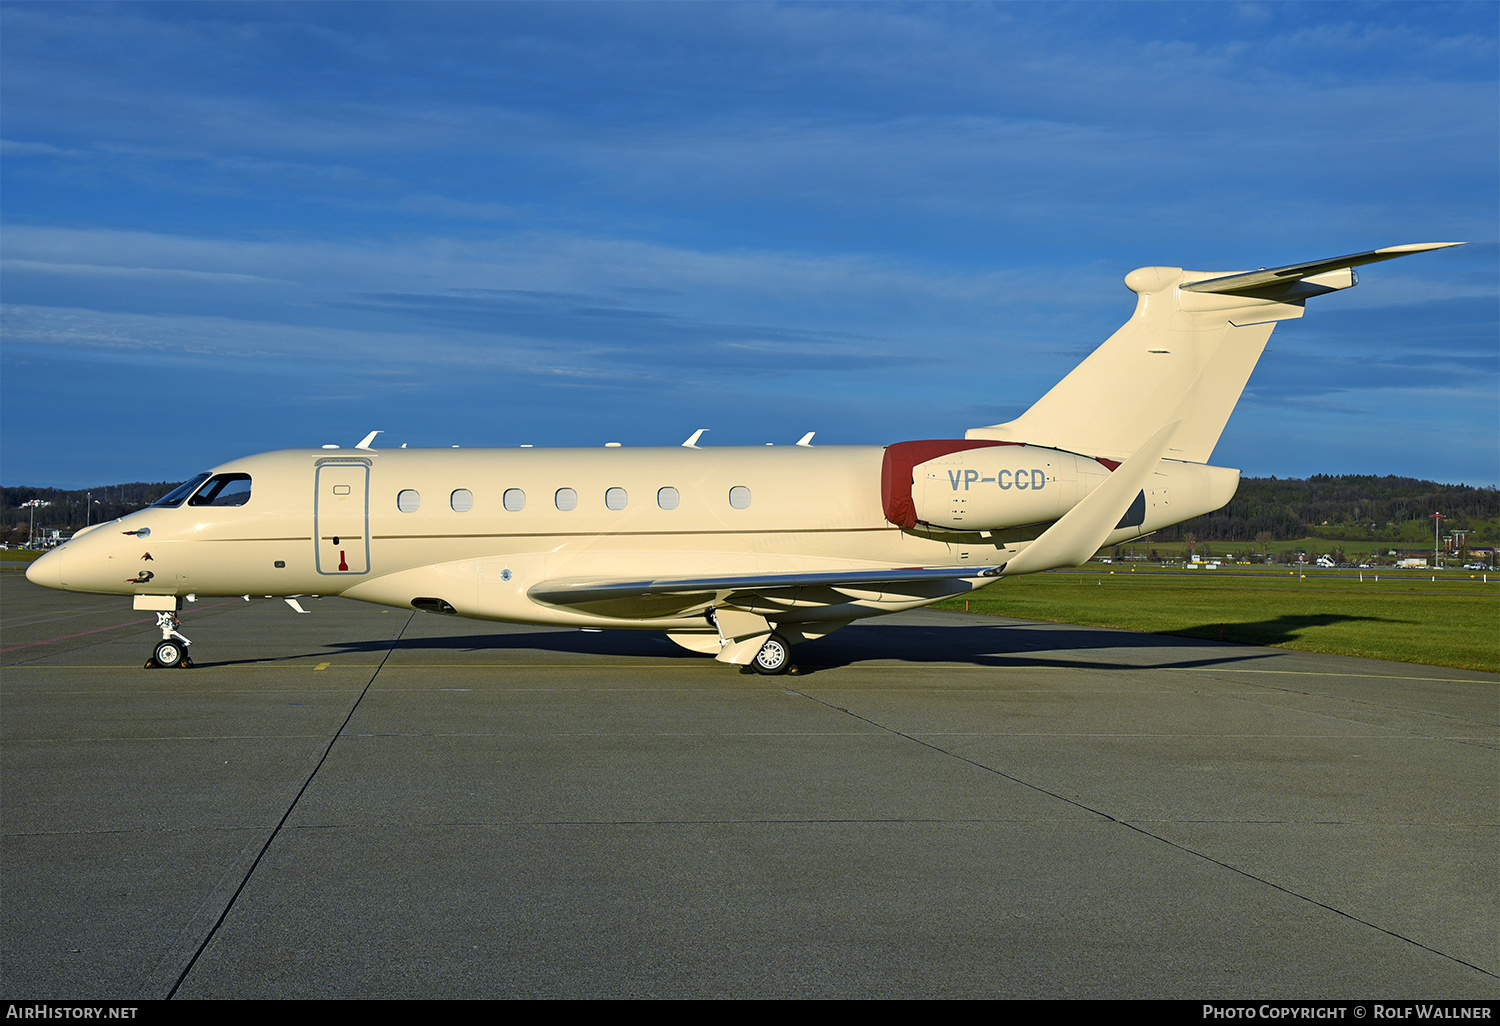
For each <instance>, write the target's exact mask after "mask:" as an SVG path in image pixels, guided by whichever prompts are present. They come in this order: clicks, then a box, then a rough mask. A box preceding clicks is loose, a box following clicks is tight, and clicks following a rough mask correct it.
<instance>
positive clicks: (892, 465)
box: [881, 439, 1239, 544]
mask: <svg viewBox="0 0 1500 1026" xmlns="http://www.w3.org/2000/svg"><path fill="white" fill-rule="evenodd" d="M1118 465H1119V464H1117V463H1115V462H1114V461H1112V460H1099V459H1094V458H1092V457H1089V456H1079V455H1077V454H1076V453H1071V452H1064V451H1062V450H1060V449H1049V448H1046V447H1044V446H1039V445H1024V444H1021V443H1018V442H997V441H988V440H979V439H965V440H958V439H947V440H941V439H934V440H932V441H921V442H898V443H896V444H895V445H892V446H888V447H887V448H886V453H885V464H884V467H883V468H882V481H881V498H882V501H883V503H884V505H885V515H886V519H888V520H889V521H890V522H891V523H893V524H898V525H900V526H901V527H905V528H914V527H916V526H917V525H918V524H926V525H928V526H930V527H939V528H945V529H947V530H953V531H995V530H1001V529H1003V528H1010V527H1025V526H1027V525H1029V524H1042V523H1048V522H1050V521H1053V520H1057V519H1058V518H1059V517H1061V516H1062V515H1063V514H1064V513H1066V512H1068V510H1070V509H1072V508H1073V507H1074V506H1076V505H1077V504H1078V503H1079V502H1080V501H1081V500H1082V499H1083V497H1084V496H1086V495H1088V494H1089V492H1091V491H1093V490H1094V489H1095V488H1096V487H1098V486H1099V485H1100V484H1101V483H1103V482H1104V481H1105V480H1106V479H1107V478H1108V477H1109V475H1110V473H1111V472H1112V471H1113V470H1114V468H1115V467H1117V466H1118ZM1238 483H1239V471H1237V470H1231V469H1228V468H1226V467H1212V466H1208V465H1206V464H1200V463H1181V462H1178V461H1176V460H1165V459H1164V460H1162V461H1161V463H1160V465H1159V466H1158V467H1157V468H1156V470H1155V472H1154V473H1153V474H1152V475H1151V479H1150V482H1149V483H1148V484H1147V486H1146V487H1145V488H1143V489H1142V490H1141V492H1140V494H1139V495H1138V496H1137V497H1136V501H1135V502H1133V503H1132V504H1131V505H1130V507H1129V509H1127V510H1126V511H1125V513H1124V515H1123V516H1122V517H1121V519H1120V524H1119V527H1118V528H1116V531H1117V532H1119V531H1127V532H1128V535H1129V536H1130V537H1135V536H1138V535H1141V534H1147V533H1149V532H1151V531H1156V530H1160V529H1161V528H1163V527H1166V526H1168V525H1170V524H1176V523H1181V522H1182V521H1184V520H1187V519H1189V518H1191V517H1195V516H1199V515H1201V514H1204V513H1211V512H1213V511H1214V510H1216V509H1219V508H1221V507H1222V506H1223V505H1224V504H1225V503H1227V502H1228V501H1229V500H1230V499H1231V498H1233V497H1234V492H1235V487H1236V486H1237V485H1238ZM1120 537H1125V535H1121V536H1120ZM1111 538H1112V539H1113V540H1112V541H1111V544H1113V543H1114V540H1118V539H1114V536H1113V535H1112V536H1111Z"/></svg>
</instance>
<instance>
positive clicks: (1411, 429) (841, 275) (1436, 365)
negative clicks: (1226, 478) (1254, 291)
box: [0, 3, 1500, 487]
mask: <svg viewBox="0 0 1500 1026" xmlns="http://www.w3.org/2000/svg"><path fill="white" fill-rule="evenodd" d="M1497 24H1500V18H1497V5H1496V4H1494V3H1460V4H1451V5H1448V4H1440V3H1421V4H1357V3H1322V4H1312V3H1291V4H1276V3H1269V4H1267V3H1250V4H1230V3H1216V4H1196V3H1181V4H1160V5H1158V4H1149V3H1130V4H1121V5H1115V4H1108V3H1089V4H1078V5H1073V4H1040V3H1039V4H1022V3H1018V4H1003V5H998V6H990V5H972V6H971V5H958V4H943V5H923V4H912V5H906V4H876V5H857V4H838V5H818V4H791V5H760V4H731V3H722V4H703V5H698V4H687V3H673V4H603V5H594V4H567V3H553V4H541V5H530V4H519V3H505V4H483V3H472V4H460V5H452V6H450V5H444V4H425V3H424V4H360V3H340V4H331V5H321V4H314V3H295V4H257V3H234V4H207V5H198V4H186V3H173V4H165V5H153V4H140V3H132V4H118V5H116V4H86V5H70V4H65V3H10V4H3V5H0V137H3V150H0V218H3V226H0V228H3V230H0V261H3V264H0V303H3V322H0V331H3V335H0V400H3V402H0V480H3V481H4V482H5V483H6V484H22V483H26V484H49V485H58V486H69V487H85V486H90V485H95V484H105V483H112V482H116V481H125V480H167V479H170V480H179V479H182V478H185V477H187V476H190V475H191V474H192V473H194V472H196V471H198V470H200V469H203V468H206V467H208V466H210V465H212V464H215V463H219V462H223V461H224V460H227V459H230V458H233V457H236V456H240V455H245V454H247V453H251V452H258V451H263V450H266V449H276V448H286V447H293V446H316V445H320V444H323V443H330V442H342V443H344V444H352V443H354V442H355V441H357V440H358V439H359V438H361V437H362V436H363V435H364V434H366V433H367V432H368V431H370V430H374V429H377V428H379V429H383V430H384V431H385V434H384V435H382V436H381V441H380V443H377V444H390V445H399V444H401V443H402V442H406V443H409V444H411V445H412V446H448V445H455V444H458V445H464V446H479V445H517V444H522V443H529V444H535V445H539V446H541V445H588V446H592V445H602V444H603V443H604V442H606V441H620V442H623V443H625V444H626V445H673V444H676V443H678V442H680V441H682V439H683V438H685V437H686V436H687V435H689V434H690V433H691V432H692V431H694V430H695V429H697V428H700V427H707V428H710V429H711V430H710V432H709V434H708V435H707V436H706V438H705V443H706V444H710V445H713V444H718V445H729V444H760V443H764V442H768V441H772V442H776V443H778V444H784V443H790V442H793V441H795V440H796V439H797V438H798V437H800V436H801V435H802V434H803V433H804V432H806V431H811V430H815V431H817V432H818V435H817V442H818V443H826V444H836V443H880V444H883V443H888V442H892V441H899V440H901V439H905V438H942V437H954V436H961V435H962V433H963V431H964V429H966V428H968V427H972V426H977V425H982V424H991V423H996V422H999V421H1003V420H1006V419H1008V418H1010V417H1012V416H1014V415H1016V414H1018V413H1020V412H1021V411H1023V410H1024V409H1025V408H1026V407H1027V406H1028V405H1029V404H1030V403H1031V402H1032V401H1033V400H1035V399H1036V398H1038V397H1039V396H1040V395H1041V394H1042V393H1043V392H1045V391H1046V390H1047V388H1049V387H1050V386H1051V385H1052V384H1053V383H1054V382H1056V381H1057V380H1058V379H1059V378H1060V377H1062V375H1063V374H1065V373H1066V372H1067V371H1068V370H1069V369H1070V368H1071V367H1072V366H1073V365H1074V364H1075V363H1077V361H1078V360H1080V359H1081V358H1082V357H1083V356H1084V355H1086V354H1087V353H1088V352H1089V351H1090V350H1091V349H1092V348H1093V347H1094V346H1095V345H1097V344H1098V343H1099V342H1101V341H1102V340H1103V339H1104V338H1105V337H1107V336H1108V335H1109V333H1110V332H1111V331H1113V330H1114V328H1116V327H1117V326H1118V325H1119V324H1120V323H1122V322H1123V321H1124V320H1125V318H1126V317H1128V316H1129V314H1130V311H1131V309H1132V306H1133V299H1134V296H1133V295H1132V294H1131V293H1130V292H1128V291H1127V290H1126V289H1125V287H1124V285H1123V284H1122V283H1121V278H1122V277H1123V276H1124V275H1125V274H1126V273H1127V272H1128V271H1130V270H1131V269H1132V268H1134V267H1137V266H1141V265H1146V264H1169V265H1180V266H1186V267H1190V268H1195V269H1202V270H1225V271H1229V270H1237V269H1244V268H1252V267H1259V266H1274V265H1277V264H1284V263H1291V262H1294V261H1299V260H1305V259H1312V258H1316V257H1324V256H1331V255H1335V254H1340V253H1350V252H1357V251H1361V250H1365V249H1371V248H1374V247H1377V246H1385V245H1394V244H1399V243H1408V242H1428V241H1451V240H1469V241H1472V242H1474V243H1476V245H1473V246H1469V247H1464V248H1461V249H1457V250H1448V251H1443V252H1440V253H1431V254H1424V255H1419V256H1414V257H1410V258H1407V259H1403V260H1400V261H1395V262H1390V263H1384V264H1379V265H1376V266H1373V267H1369V268H1365V269H1363V270H1362V272H1361V285H1360V286H1359V287H1358V288H1356V289H1352V290H1349V291H1348V292H1344V293H1339V294H1337V295H1333V296H1328V297H1325V298H1322V299H1320V300H1318V301H1316V302H1314V303H1310V304H1309V312H1308V315H1307V317H1306V318H1305V319H1303V320H1299V321H1292V322H1289V323H1287V324H1284V325H1282V326H1281V327H1280V328H1278V330H1277V333H1276V335H1274V336H1273V337H1272V340H1271V345H1270V349H1269V351H1268V352H1267V355H1266V356H1265V357H1264V358H1263V359H1262V361H1261V363H1260V366H1259V368H1258V369H1257V371H1256V373H1255V376H1254V377H1253V378H1252V379H1251V382H1250V386H1249V388H1248V390H1247V392H1246V395H1245V397H1244V399H1243V400H1242V401H1241V403H1240V407H1239V409H1238V410H1237V412H1236V414H1235V416H1234V417H1233V418H1232V419H1231V420H1230V422H1229V427H1228V429H1227V431H1226V432H1225V435H1224V437H1223V439H1222V440H1221V442H1220V445H1219V448H1218V450H1217V451H1216V452H1215V454H1214V462H1215V463H1219V464H1222V465H1227V466H1236V467H1240V468H1241V469H1243V470H1244V471H1245V472H1246V473H1247V474H1255V475H1270V474H1275V475H1278V476H1282V477H1300V476H1306V475H1309V474H1314V473H1395V474H1405V475H1411V476H1418V477H1427V478H1433V479H1437V480H1441V481H1448V482H1465V483H1468V484H1482V485H1494V484H1497V483H1500V317H1497V314H1500V269H1497V259H1500V247H1497V244H1496V243H1497V210H1496V204H1497V193H1500V188H1497V186H1500V167H1497V164H1500V70H1497V69H1500V55H1497Z"/></svg>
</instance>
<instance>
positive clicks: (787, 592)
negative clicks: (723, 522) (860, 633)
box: [526, 566, 1003, 617]
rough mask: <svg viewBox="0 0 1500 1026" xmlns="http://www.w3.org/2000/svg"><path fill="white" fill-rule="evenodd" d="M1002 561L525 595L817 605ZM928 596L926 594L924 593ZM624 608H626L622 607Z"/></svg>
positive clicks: (954, 577) (596, 605)
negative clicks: (980, 564)
mask: <svg viewBox="0 0 1500 1026" xmlns="http://www.w3.org/2000/svg"><path fill="white" fill-rule="evenodd" d="M1001 569H1003V567H1000V566H990V567H984V568H980V567H977V566H940V567H899V568H894V569H888V570H835V571H821V572H815V573H789V574H730V575H726V576H722V577H662V578H655V579H651V580H625V581H622V580H606V579H599V578H575V579H572V580H551V581H543V582H541V583H539V584H534V585H532V586H531V587H530V588H529V589H527V592H526V594H527V596H528V597H529V598H531V599H533V600H535V601H537V602H542V603H545V604H546V605H550V606H566V607H570V608H574V609H578V610H580V611H586V612H591V613H597V614H600V615H608V616H620V615H633V616H647V617H657V616H672V615H675V614H678V613H683V612H686V611H688V610H692V609H694V608H701V607H705V606H707V605H710V604H715V605H726V606H739V607H751V606H762V605H765V604H767V603H769V604H773V605H783V606H788V607H792V606H821V605H833V604H837V603H840V602H849V601H851V600H853V599H855V598H856V597H859V596H851V595H849V594H847V591H854V592H864V593H868V592H872V591H877V592H878V591H891V590H894V591H899V592H902V593H904V594H907V595H911V596H913V597H916V596H919V595H923V594H924V592H925V591H928V590H933V591H934V594H933V595H932V596H931V597H932V598H937V597H940V596H941V594H942V593H943V589H942V585H943V584H944V583H947V582H955V581H962V580H971V581H976V582H978V581H982V580H985V579H987V578H992V577H997V576H999V573H1000V570H1001ZM929 600H930V599H929ZM627 611H628V612H627Z"/></svg>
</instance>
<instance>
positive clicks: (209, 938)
mask: <svg viewBox="0 0 1500 1026" xmlns="http://www.w3.org/2000/svg"><path fill="white" fill-rule="evenodd" d="M416 618H417V611H416V610H412V612H411V615H410V616H409V617H407V620H406V623H404V624H402V626H401V630H399V631H397V632H396V636H395V637H394V638H392V639H391V641H390V647H389V648H388V649H387V650H386V654H385V659H382V660H381V661H380V666H377V667H375V672H374V673H372V674H370V679H369V680H368V681H366V682H365V686H364V688H363V690H361V691H360V693H359V695H358V696H357V697H356V698H355V699H354V701H353V702H352V703H351V704H350V706H349V712H348V714H347V715H345V717H344V721H343V722H342V723H340V724H339V726H338V729H337V730H335V731H334V732H333V736H332V737H330V738H329V739H328V744H327V745H326V746H325V747H324V748H323V754H322V756H321V757H320V758H319V759H318V761H317V764H316V765H314V766H313V768H312V769H311V770H310V771H309V772H308V774H307V779H306V780H304V781H303V782H302V786H301V787H300V788H298V789H297V793H296V794H295V795H293V796H292V800H291V801H290V802H288V803H287V807H286V811H285V812H283V813H282V815H281V819H280V820H279V821H277V823H276V825H275V826H274V827H273V828H272V829H271V831H270V833H269V834H268V835H267V836H266V839H265V841H264V842H263V843H262V844H261V846H260V851H258V852H257V853H256V855H255V858H254V860H252V861H251V863H250V866H249V868H248V869H247V870H246V871H245V875H244V878H243V879H241V880H240V883H239V886H237V887H236V888H235V890H234V893H233V894H232V895H230V897H229V900H228V901H226V902H225V903H224V908H223V909H222V910H221V911H220V912H219V915H218V917H217V918H216V919H215V920H214V923H213V925H212V926H211V927H209V929H208V930H207V931H206V933H205V934H204V936H203V941H202V943H201V944H199V945H198V948H197V950H196V951H194V952H193V954H192V957H191V958H189V959H188V960H187V964H186V965H184V966H183V967H182V972H181V973H179V974H178V976H177V980H176V982H174V983H173V984H172V987H171V989H170V990H168V991H167V993H166V1000H168V1001H170V1000H172V998H174V997H175V996H176V994H177V991H178V989H179V988H181V986H182V984H183V982H184V981H185V980H186V979H187V978H188V975H189V974H190V973H191V972H192V971H193V967H194V966H196V965H197V964H198V959H199V958H201V957H202V956H203V953H204V952H205V951H207V950H208V946H209V945H210V944H212V943H213V939H214V937H215V936H216V935H217V934H218V932H219V928H220V927H222V926H223V925H224V920H226V919H228V918H229V913H230V911H232V910H233V909H234V906H235V903H236V902H237V901H238V900H239V897H240V895H241V894H243V893H244V892H245V888H246V887H248V886H249V884H250V880H251V878H252V877H254V876H255V870H256V869H257V868H259V866H260V863H261V860H262V859H264V858H265V857H266V852H268V851H270V850H271V845H272V844H273V843H275V841H276V838H277V837H278V836H279V835H280V834H281V831H282V829H283V828H284V827H285V826H286V823H287V821H288V820H289V819H291V816H292V812H293V811H294V810H295V809H296V808H297V803H298V802H300V801H301V800H302V796H303V795H304V794H306V793H307V789H308V788H309V787H311V786H312V782H313V778H315V777H316V776H317V775H318V771H319V770H321V769H322V768H323V764H324V763H325V762H327V761H328V756H329V755H330V754H331V753H332V752H333V746H334V745H335V744H337V743H338V740H339V738H340V737H342V736H344V729H345V728H346V727H348V726H349V722H350V721H351V720H353V719H354V714H355V712H356V711H358V709H359V706H360V703H361V702H363V701H364V699H365V696H366V695H367V694H369V692H370V688H371V687H373V686H374V684H375V678H376V677H378V676H380V669H381V667H383V666H384V665H385V663H386V660H388V659H390V657H391V653H392V652H395V651H396V646H397V645H399V644H400V643H401V636H402V635H403V634H405V633H406V631H407V628H409V627H410V626H411V625H412V621H414V620H415V619H416Z"/></svg>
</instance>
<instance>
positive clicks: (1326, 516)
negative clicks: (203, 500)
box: [0, 474, 1500, 545]
mask: <svg viewBox="0 0 1500 1026" xmlns="http://www.w3.org/2000/svg"><path fill="white" fill-rule="evenodd" d="M176 486H177V482H173V481H133V482H130V483H129V484H112V485H101V486H99V487H97V488H87V489H73V490H69V489H60V488H34V487H30V486H26V485H19V486H14V487H7V488H0V540H4V541H6V542H9V543H10V544H12V545H17V544H21V543H23V542H25V541H26V540H27V530H28V527H29V525H30V524H31V523H32V513H33V509H32V507H29V506H26V505H25V503H28V502H30V501H32V500H34V499H35V500H40V501H41V502H42V503H45V504H46V505H38V506H36V507H35V510H34V512H35V516H36V519H35V523H36V530H37V534H38V535H41V534H42V533H43V532H44V531H52V530H60V531H63V532H68V531H76V530H78V529H79V528H82V527H83V526H84V525H85V524H86V523H99V522H100V521H106V520H114V519H116V518H118V517H122V516H125V515H126V514H127V513H133V512H135V511H136V510H138V509H140V508H142V507H144V506H149V505H150V504H151V503H153V502H155V501H156V500H157V499H159V498H161V497H162V496H163V495H165V494H167V493H168V492H169V491H171V490H172V489H173V488H175V487H176ZM1433 512H1442V513H1443V514H1444V516H1445V517H1446V519H1445V520H1444V522H1443V529H1444V530H1447V531H1451V530H1469V525H1470V523H1471V522H1473V521H1483V520H1493V519H1495V518H1497V517H1500V491H1497V490H1496V489H1494V488H1473V487H1470V486H1469V485H1462V484H1459V485H1447V484H1439V483H1438V482H1436V481H1422V480H1419V479H1417V478H1411V477H1394V476H1387V477H1375V476H1368V475H1357V474H1316V475H1314V476H1312V477H1309V478H1276V477H1244V478H1241V479H1240V486H1239V490H1238V491H1237V492H1235V496H1234V498H1233V499H1231V500H1230V502H1229V505H1227V506H1225V507H1224V508H1223V509H1221V510H1219V511H1218V512H1215V513H1209V514H1206V515H1205V516H1201V517H1195V518H1193V519H1192V520H1189V521H1186V522H1185V523H1182V524H1178V525H1177V526H1175V527H1168V528H1166V529H1164V530H1162V531H1159V532H1157V534H1156V538H1157V539H1158V540H1160V541H1169V542H1172V541H1182V540H1183V538H1184V536H1186V535H1192V536H1193V537H1194V538H1206V539H1213V540H1215V541H1223V542H1250V541H1255V540H1257V539H1259V538H1263V537H1264V536H1266V535H1269V536H1270V538H1271V540H1275V541H1289V540H1292V539H1296V538H1304V537H1307V536H1308V534H1309V533H1317V534H1318V535H1320V536H1322V537H1325V538H1340V539H1346V540H1380V539H1383V538H1392V539H1395V538H1397V537H1399V536H1400V533H1401V532H1400V527H1401V525H1403V524H1408V523H1409V522H1412V521H1419V522H1426V521H1427V518H1428V516H1429V515H1430V514H1432V513H1433ZM1408 533H1409V532H1408Z"/></svg>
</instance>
